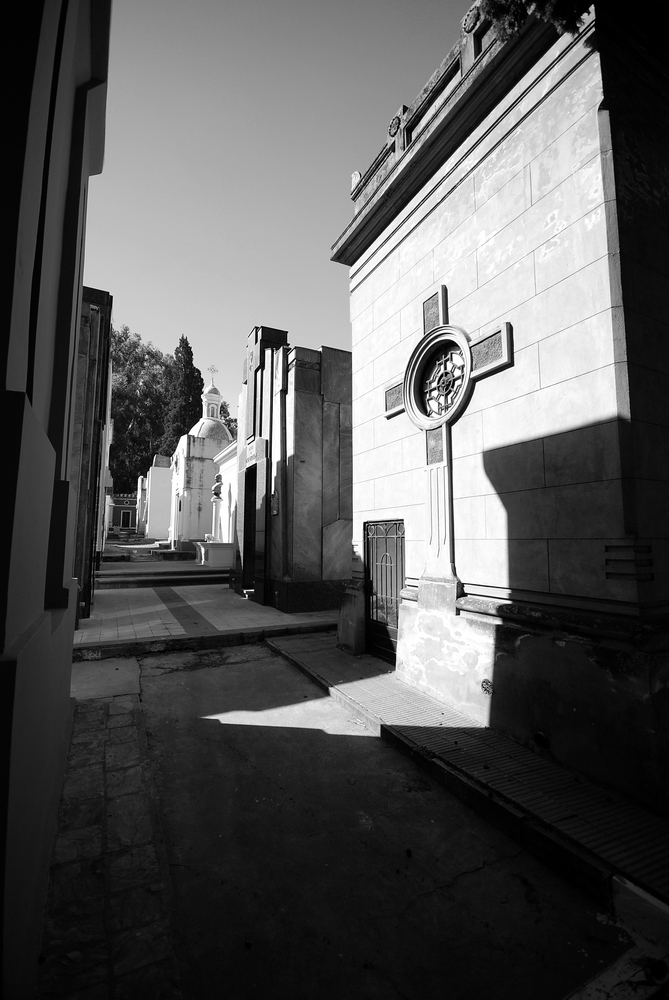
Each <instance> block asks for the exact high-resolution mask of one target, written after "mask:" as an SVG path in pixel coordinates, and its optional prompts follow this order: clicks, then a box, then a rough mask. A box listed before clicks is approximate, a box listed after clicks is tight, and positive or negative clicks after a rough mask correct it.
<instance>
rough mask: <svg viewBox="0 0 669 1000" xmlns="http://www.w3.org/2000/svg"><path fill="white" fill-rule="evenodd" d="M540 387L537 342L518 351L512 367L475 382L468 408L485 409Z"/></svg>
mask: <svg viewBox="0 0 669 1000" xmlns="http://www.w3.org/2000/svg"><path fill="white" fill-rule="evenodd" d="M539 387H540V378H539V351H538V347H537V345H536V344H531V345H530V346H529V347H525V348H524V349H523V350H520V351H517V352H516V354H515V356H514V363H513V365H512V366H511V367H510V368H505V369H504V370H503V371H501V372H495V373H494V374H493V375H489V376H488V377H487V378H484V379H481V380H480V381H479V382H477V383H476V384H475V387H474V392H473V394H472V398H471V400H470V402H469V406H468V407H467V410H468V412H470V413H474V412H475V411H476V410H485V409H487V408H488V407H490V406H495V405H496V404H497V403H503V402H505V401H506V400H508V399H515V398H516V397H518V396H523V395H525V393H528V392H534V391H535V390H537V389H538V388H539Z"/></svg>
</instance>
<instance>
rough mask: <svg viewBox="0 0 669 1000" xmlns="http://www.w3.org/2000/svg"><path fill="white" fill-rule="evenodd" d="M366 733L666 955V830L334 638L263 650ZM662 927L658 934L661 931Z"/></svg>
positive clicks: (285, 641)
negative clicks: (632, 923)
mask: <svg viewBox="0 0 669 1000" xmlns="http://www.w3.org/2000/svg"><path fill="white" fill-rule="evenodd" d="M268 645H269V646H270V648H271V649H274V650H276V651H277V652H280V653H282V654H283V655H284V656H286V657H287V658H288V659H289V660H290V661H291V662H292V663H293V664H295V666H297V667H298V668H299V669H301V670H302V671H303V672H304V673H306V674H307V675H308V676H309V677H311V678H312V679H313V680H315V681H316V682H317V683H318V684H319V685H320V686H321V687H322V688H324V689H325V690H327V691H328V693H329V694H330V695H331V696H332V697H334V698H336V699H337V700H338V701H339V702H340V703H341V704H343V705H346V707H347V708H348V709H349V710H350V711H353V712H355V714H356V716H357V717H358V718H360V719H361V720H362V721H364V723H365V725H367V726H368V727H369V728H371V729H372V730H373V731H374V732H377V733H379V734H380V735H381V736H382V737H383V738H384V739H386V740H387V741H388V742H390V743H392V744H393V745H394V746H396V747H397V748H398V749H401V750H403V751H404V752H405V753H407V754H408V755H409V756H410V757H412V758H413V759H414V760H415V761H416V762H417V763H418V764H420V765H421V766H422V767H423V768H424V769H425V770H427V771H428V772H429V773H430V774H431V775H432V776H433V777H435V778H437V779H438V780H439V781H440V782H441V783H442V784H443V785H444V786H446V787H447V788H448V789H449V790H450V791H453V792H454V793H455V794H456V795H458V796H459V797H460V798H462V799H463V800H464V801H465V802H467V803H468V804H470V805H471V806H473V808H475V809H476V810H477V811H478V812H480V813H481V814H482V815H483V816H486V817H487V818H488V819H490V820H492V821H493V822H495V823H496V824H497V825H498V826H501V827H502V828H503V829H505V830H506V831H507V832H508V833H510V834H511V836H513V837H514V838H515V839H516V840H517V841H518V842H520V843H521V844H522V845H523V846H526V847H527V848H528V849H529V850H531V851H532V852H533V853H535V854H536V855H537V856H538V857H540V858H543V859H545V860H546V861H547V862H548V863H549V864H551V865H552V866H553V867H557V868H558V870H561V871H563V872H564V873H565V874H567V875H568V876H569V877H571V878H572V879H576V880H577V881H578V882H579V883H580V884H581V885H582V886H583V888H585V889H586V890H587V891H589V892H590V893H592V894H594V895H595V896H597V897H598V898H599V899H600V900H601V901H602V902H603V903H604V902H607V901H610V899H611V897H612V896H613V897H614V904H615V905H616V906H617V908H618V909H619V910H620V909H621V908H622V910H623V911H627V910H629V911H630V912H632V911H634V913H635V918H634V919H635V920H636V921H637V923H638V921H639V920H641V921H643V918H641V917H640V916H639V914H640V913H641V912H642V911H643V912H645V913H646V915H647V917H648V920H649V926H652V927H653V930H652V932H650V934H651V936H653V935H657V934H658V933H659V934H660V935H661V936H662V937H663V947H664V948H665V949H667V950H669V822H667V821H666V820H663V819H659V818H658V817H656V816H653V815H651V814H650V813H648V812H646V811H645V810H644V809H643V808H641V807H640V806H635V805H634V804H632V803H630V802H628V801H626V800H625V799H623V798H622V797H620V796H618V795H616V794H615V793H614V792H612V791H610V790H608V789H605V788H602V787H600V786H599V785H596V784H594V783H592V782H590V781H588V780H587V779H586V778H584V777H581V776H579V775H576V774H574V773H573V772H571V771H568V770H567V769H565V768H563V767H560V766H559V765H558V764H557V763H555V762H553V761H551V760H549V759H547V758H544V757H541V756H539V755H538V754H536V753H534V752H532V751H531V750H526V749H525V748H524V747H522V746H519V745H518V744H517V743H515V742H514V741H513V740H510V739H507V738H506V737H504V736H502V735H501V734H500V733H497V732H495V731H494V730H492V729H487V728H486V727H484V726H481V725H480V724H479V723H477V722H475V721H473V720H472V719H469V718H467V717H466V716H464V715H461V714H460V713H459V712H457V711H455V710H453V709H451V708H449V707H448V706H447V705H444V704H442V703H441V702H438V701H436V700H435V699H433V698H430V697H429V696H428V695H425V694H423V693H422V692H420V691H417V690H415V689H414V688H411V687H409V686H408V685H407V684H405V683H403V682H402V681H401V680H400V679H399V678H398V677H397V676H396V675H395V673H394V672H393V671H392V670H391V669H390V668H389V667H388V666H387V665H386V664H385V663H382V662H381V661H380V660H378V659H377V658H376V657H374V656H359V657H351V656H348V655H347V654H346V653H344V652H342V651H341V650H340V649H337V647H336V640H335V637H334V636H333V635H332V634H324V635H310V636H287V637H284V638H278V639H274V640H270V641H268ZM658 928H659V930H658Z"/></svg>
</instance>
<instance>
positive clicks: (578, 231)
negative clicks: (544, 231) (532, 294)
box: [534, 206, 609, 291]
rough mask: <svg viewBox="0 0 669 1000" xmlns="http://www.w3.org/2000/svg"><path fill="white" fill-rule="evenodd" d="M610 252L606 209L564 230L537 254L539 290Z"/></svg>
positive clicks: (597, 209)
mask: <svg viewBox="0 0 669 1000" xmlns="http://www.w3.org/2000/svg"><path fill="white" fill-rule="evenodd" d="M608 252H609V246H608V234H607V228H606V220H605V216H604V207H603V206H600V207H599V208H596V209H595V210H594V212H590V213H588V215H586V216H584V218H583V219H579V221H578V222H575V223H574V224H573V225H572V226H569V227H568V228H567V229H563V230H561V232H559V233H556V234H555V236H553V237H551V239H550V240H547V241H546V243H544V244H542V246H540V247H539V248H538V249H537V250H535V252H534V276H535V280H536V287H537V291H543V289H544V288H548V287H549V286H550V285H555V284H556V283H557V282H558V281H562V279H563V278H566V277H567V276H568V275H570V274H572V273H574V272H576V271H579V270H581V268H583V267H585V266H586V265H587V264H591V263H592V262H593V261H595V260H599V258H600V257H603V256H604V255H605V254H607V253H608Z"/></svg>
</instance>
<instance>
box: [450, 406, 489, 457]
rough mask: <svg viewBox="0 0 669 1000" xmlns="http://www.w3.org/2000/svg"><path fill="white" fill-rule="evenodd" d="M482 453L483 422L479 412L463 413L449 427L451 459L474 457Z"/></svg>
mask: <svg viewBox="0 0 669 1000" xmlns="http://www.w3.org/2000/svg"><path fill="white" fill-rule="evenodd" d="M480 451H483V420H482V418H481V414H480V412H477V411H474V412H472V413H470V412H469V411H465V414H464V416H462V417H460V419H459V420H457V421H456V422H455V423H454V424H452V425H451V453H452V455H453V458H462V457H463V456H464V455H475V454H478V453H479V452H480Z"/></svg>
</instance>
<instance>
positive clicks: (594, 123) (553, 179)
mask: <svg viewBox="0 0 669 1000" xmlns="http://www.w3.org/2000/svg"><path fill="white" fill-rule="evenodd" d="M600 93H601V91H600V88H599V87H596V88H595V89H594V90H593V96H597V97H599V95H600ZM600 146H601V139H600V134H599V112H598V107H597V105H596V104H593V106H592V107H591V108H589V109H588V110H587V111H586V113H585V114H584V115H583V117H582V118H579V119H578V120H577V121H576V122H574V123H573V124H572V125H571V126H570V127H569V128H567V129H566V130H565V131H564V132H563V133H562V134H561V135H559V136H557V137H556V138H555V139H554V140H553V142H550V143H549V144H548V145H547V146H546V148H545V149H544V150H542V152H540V153H539V154H538V155H537V156H536V157H535V158H534V159H533V160H532V161H531V163H530V174H531V178H532V198H533V200H534V201H539V200H540V199H541V198H544V197H545V196H546V195H547V194H548V192H549V191H552V190H553V188H555V187H557V186H558V185H560V184H562V182H563V181H564V179H565V178H567V177H569V176H570V175H571V174H572V173H573V172H577V171H578V170H580V168H581V167H582V166H584V164H586V163H587V162H588V161H589V160H590V159H592V157H593V156H594V155H595V154H597V153H598V152H599V149H600Z"/></svg>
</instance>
